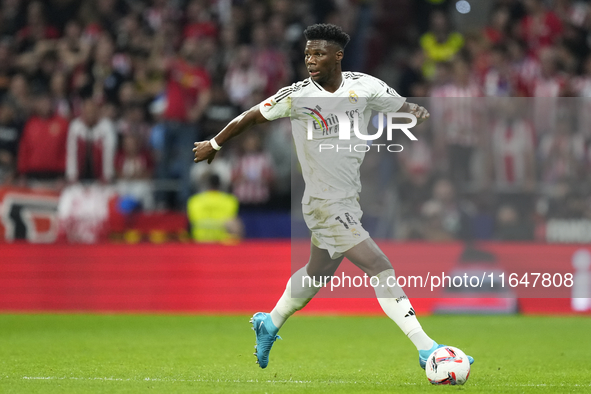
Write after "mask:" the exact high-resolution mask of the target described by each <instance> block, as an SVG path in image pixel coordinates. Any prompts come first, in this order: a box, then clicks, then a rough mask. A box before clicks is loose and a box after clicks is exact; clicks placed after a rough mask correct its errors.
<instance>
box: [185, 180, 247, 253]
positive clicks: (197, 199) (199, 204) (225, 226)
mask: <svg viewBox="0 0 591 394" xmlns="http://www.w3.org/2000/svg"><path fill="white" fill-rule="evenodd" d="M208 183H209V188H208V190H207V191H204V192H201V193H199V194H196V195H194V196H192V197H191V198H190V199H189V201H188V203H187V215H188V217H189V225H190V227H191V236H192V238H193V240H195V241H196V242H220V243H232V242H236V241H237V240H239V239H240V237H241V236H242V233H243V226H242V223H241V222H240V219H239V218H238V200H237V199H236V197H234V196H233V195H232V194H229V193H225V192H222V191H220V190H219V188H220V179H219V177H218V176H217V175H215V174H212V175H210V177H209V182H208Z"/></svg>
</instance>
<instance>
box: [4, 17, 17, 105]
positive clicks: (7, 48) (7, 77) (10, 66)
mask: <svg viewBox="0 0 591 394" xmlns="http://www.w3.org/2000/svg"><path fill="white" fill-rule="evenodd" d="M0 24H1V22H0ZM14 63H15V60H14V53H13V50H12V47H11V45H10V43H9V40H8V39H2V40H0V97H2V96H4V94H5V93H6V92H7V91H8V89H9V87H10V83H11V78H12V77H13V75H14V74H16V69H15V64H14Z"/></svg>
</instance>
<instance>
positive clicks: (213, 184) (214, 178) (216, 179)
mask: <svg viewBox="0 0 591 394" xmlns="http://www.w3.org/2000/svg"><path fill="white" fill-rule="evenodd" d="M208 181H209V188H210V189H215V190H218V189H219V188H220V186H221V184H222V182H221V179H220V176H219V175H218V174H210V175H209V179H208Z"/></svg>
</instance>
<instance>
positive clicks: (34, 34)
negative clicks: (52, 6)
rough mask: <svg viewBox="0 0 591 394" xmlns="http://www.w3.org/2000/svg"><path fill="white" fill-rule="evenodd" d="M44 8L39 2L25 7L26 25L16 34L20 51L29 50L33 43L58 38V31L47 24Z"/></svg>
mask: <svg viewBox="0 0 591 394" xmlns="http://www.w3.org/2000/svg"><path fill="white" fill-rule="evenodd" d="M45 15H46V14H45V7H44V4H43V2H41V1H32V2H31V3H29V5H28V7H27V24H26V26H25V27H23V28H22V29H20V30H19V31H18V33H17V34H16V42H17V45H18V47H19V49H20V51H26V50H29V49H31V48H32V47H33V46H34V45H35V43H37V42H39V41H42V40H46V39H56V38H58V37H59V31H58V30H57V29H56V28H55V27H53V26H51V25H48V24H47V21H46V20H45Z"/></svg>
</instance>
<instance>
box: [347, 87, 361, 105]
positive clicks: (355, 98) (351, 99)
mask: <svg viewBox="0 0 591 394" xmlns="http://www.w3.org/2000/svg"><path fill="white" fill-rule="evenodd" d="M357 101H359V96H358V95H357V93H355V91H354V90H349V102H350V103H351V104H355V103H357Z"/></svg>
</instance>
